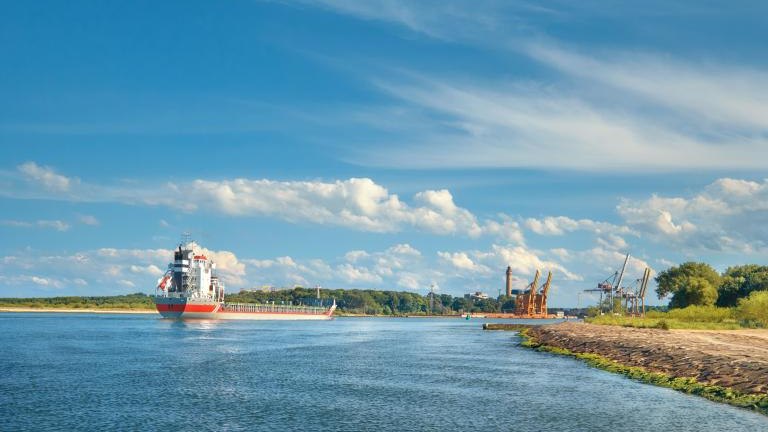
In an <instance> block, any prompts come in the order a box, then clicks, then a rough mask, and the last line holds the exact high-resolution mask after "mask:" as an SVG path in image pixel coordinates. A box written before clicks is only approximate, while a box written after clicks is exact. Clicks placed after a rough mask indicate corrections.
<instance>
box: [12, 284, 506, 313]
mask: <svg viewBox="0 0 768 432" xmlns="http://www.w3.org/2000/svg"><path fill="white" fill-rule="evenodd" d="M320 300H321V301H322V302H323V303H324V304H326V305H327V304H330V302H331V301H333V300H335V301H336V305H337V306H338V312H340V313H342V314H344V313H348V314H366V315H390V316H392V315H427V314H430V313H433V314H435V315H456V314H459V313H462V312H473V313H478V312H485V313H490V312H499V311H510V310H512V309H514V299H513V298H506V297H504V296H502V297H501V298H499V299H494V298H488V299H481V300H478V299H476V300H471V299H467V298H464V297H463V296H462V297H453V296H451V295H449V294H435V295H434V303H433V304H430V294H427V295H421V294H419V293H414V292H408V291H382V290H361V289H323V290H321V291H320ZM226 301H227V302H233V303H235V302H240V303H271V302H275V303H277V304H281V303H282V304H305V305H312V304H315V303H316V302H317V299H316V291H315V290H314V289H311V288H302V287H297V288H294V289H287V290H277V291H240V292H239V293H235V294H227V296H226ZM0 306H2V307H29V308H61V309H154V307H155V306H154V303H153V301H152V296H151V295H148V294H144V293H135V294H128V295H117V296H63V297H37V298H0ZM430 309H431V310H430Z"/></svg>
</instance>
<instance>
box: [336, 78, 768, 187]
mask: <svg viewBox="0 0 768 432" xmlns="http://www.w3.org/2000/svg"><path fill="white" fill-rule="evenodd" d="M692 67H694V66H692ZM376 84H377V85H378V87H379V89H380V90H381V91H383V92H384V93H386V94H387V95H389V96H391V97H392V98H394V99H395V100H396V101H398V103H400V104H403V105H404V106H405V107H406V109H412V110H413V111H414V112H417V113H422V114H421V115H422V116H423V119H422V120H423V122H422V123H424V124H428V125H431V126H430V127H429V128H423V127H414V128H412V129H410V130H407V131H402V130H397V129H392V130H391V131H390V132H393V133H400V134H402V135H403V136H402V138H401V139H399V141H400V142H401V143H402V145H389V146H387V147H385V148H379V147H376V152H375V153H373V152H368V150H367V149H362V150H360V151H359V152H358V153H357V154H356V155H353V156H352V157H351V160H352V161H355V162H358V163H360V164H364V165H370V166H397V167H411V168H433V167H441V168H445V167H470V168H479V167H531V168H541V167H544V168H547V169H556V168H566V169H575V170H582V171H595V170H599V171H601V172H615V171H625V172H627V171H630V172H631V171H659V170H680V169H686V170H689V169H693V168H703V169H718V168H760V167H761V165H760V162H759V161H761V160H763V159H765V157H766V156H768V145H766V144H767V142H766V139H765V136H764V135H763V134H762V133H761V131H759V130H755V129H751V130H742V129H739V128H741V127H742V126H743V125H741V124H729V125H720V126H717V127H714V126H712V127H713V129H703V128H704V127H705V126H701V127H700V128H699V129H696V128H695V127H693V126H692V125H699V124H700V123H698V122H691V121H690V119H689V118H688V116H689V114H690V113H688V112H679V113H678V112H675V113H673V114H670V113H668V112H666V111H667V110H668V108H667V107H664V108H663V110H660V109H647V108H645V107H638V106H636V105H635V104H633V102H634V101H635V100H636V97H635V98H634V99H633V98H632V97H630V96H631V95H630V96H627V95H626V94H625V93H623V92H622V91H620V90H616V89H610V91H609V92H608V93H609V94H608V95H607V96H603V95H602V93H599V92H597V91H587V89H586V88H585V87H584V86H580V85H578V84H576V85H574V84H573V83H572V82H565V81H564V82H563V83H559V84H546V85H545V84H539V83H530V82H513V83H508V82H500V81H499V82H492V81H488V80H486V81H484V82H482V83H473V82H468V81H467V80H462V79H456V78H451V79H447V78H443V77H441V76H414V75H410V76H406V77H404V78H403V77H398V76H397V75H395V76H394V77H392V76H390V77H389V78H388V80H387V81H383V80H379V81H377V82H376ZM571 86H573V88H571ZM755 88H759V86H758V87H755ZM598 93H599V94H600V96H599V97H598V96H596V95H595V94H598ZM662 111H663V112H662ZM435 117H439V118H440V119H441V121H440V122H435V121H434V120H433V119H434V118H435ZM390 123H391V122H390ZM371 126H372V127H378V128H382V127H383V128H386V126H384V125H382V124H379V125H371ZM400 127H401V126H400V125H399V124H398V125H397V126H396V128H400ZM734 128H736V131H735V132H734Z"/></svg>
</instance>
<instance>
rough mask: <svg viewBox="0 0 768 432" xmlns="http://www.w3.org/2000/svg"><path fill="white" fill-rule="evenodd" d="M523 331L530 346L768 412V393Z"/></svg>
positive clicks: (610, 370) (732, 403)
mask: <svg viewBox="0 0 768 432" xmlns="http://www.w3.org/2000/svg"><path fill="white" fill-rule="evenodd" d="M520 335H521V337H522V338H523V341H522V343H521V345H522V346H524V347H527V348H532V349H536V350H538V351H543V352H548V353H552V354H558V355H564V356H569V357H574V358H577V359H579V360H582V361H584V362H585V363H587V364H588V365H590V366H592V367H596V368H599V369H602V370H605V371H608V372H613V373H618V374H621V375H625V376H627V377H628V378H630V379H634V380H637V381H641V382H644V383H647V384H653V385H657V386H661V387H667V388H671V389H673V390H677V391H680V392H683V393H688V394H692V395H696V396H701V397H704V398H707V399H709V400H711V401H715V402H721V403H727V404H729V405H733V406H737V407H740V408H746V409H750V410H754V411H757V412H759V413H761V414H764V415H768V394H764V393H762V394H745V393H741V392H737V391H734V390H732V389H729V388H724V387H720V386H715V385H706V384H702V383H700V382H698V381H696V380H695V379H693V378H675V377H672V376H669V375H667V374H663V373H659V372H651V371H648V370H646V369H645V368H642V367H637V366H627V365H624V364H621V363H619V362H616V361H614V360H611V359H609V358H607V357H604V356H601V355H599V354H593V353H576V352H573V351H570V350H568V349H563V348H559V347H554V346H548V345H543V344H540V343H539V342H538V341H537V340H536V339H535V338H534V337H533V336H532V335H531V334H530V330H529V329H522V330H520Z"/></svg>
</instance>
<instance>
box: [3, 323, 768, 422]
mask: <svg viewBox="0 0 768 432" xmlns="http://www.w3.org/2000/svg"><path fill="white" fill-rule="evenodd" d="M483 321H486V320H481V321H478V320H472V321H465V320H459V319H413V318H411V319H374V318H349V319H344V318H340V319H336V320H334V321H329V322H299V321H297V322H258V321H252V322H235V321H233V322H225V321H222V322H173V321H166V320H161V319H158V317H157V316H156V315H86V314H83V315H69V314H8V313H6V314H0V347H1V348H0V430H2V431H16V430H249V431H250V430H265V431H266V430H269V431H280V430H344V431H359V430H376V431H408V430H432V431H437V430H440V431H444V430H483V431H493V430H515V431H548V430H566V431H598V430H611V431H643V430H647V431H660V430H669V431H697V432H698V431H723V430H750V431H758V430H768V417H764V416H761V415H759V414H756V413H753V412H749V411H746V410H741V409H737V408H733V407H729V406H726V405H721V404H715V403H712V402H709V401H707V400H704V399H701V398H697V397H693V396H688V395H684V394H681V393H677V392H674V391H672V390H668V389H663V388H658V387H653V386H650V385H645V384H641V383H638V382H634V381H631V380H628V379H626V378H623V377H621V376H617V375H613V374H610V373H607V372H603V371H600V370H596V369H592V368H590V367H587V366H585V365H584V364H582V363H580V362H578V361H576V360H572V359H569V358H565V357H559V356H554V355H550V354H544V353H538V352H535V351H531V350H527V349H523V348H520V347H518V346H517V344H518V342H519V339H518V338H517V336H516V335H515V334H513V333H509V332H484V331H482V330H481V328H480V327H481V323H482V322H483Z"/></svg>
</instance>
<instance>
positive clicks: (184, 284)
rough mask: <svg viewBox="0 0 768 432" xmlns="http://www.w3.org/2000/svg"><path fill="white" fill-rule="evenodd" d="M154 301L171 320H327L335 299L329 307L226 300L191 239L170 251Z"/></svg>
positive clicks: (212, 267)
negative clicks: (172, 251)
mask: <svg viewBox="0 0 768 432" xmlns="http://www.w3.org/2000/svg"><path fill="white" fill-rule="evenodd" d="M196 249H198V250H197V251H196ZM154 301H155V307H156V308H157V311H158V312H159V313H160V315H162V316H163V318H172V319H187V318H190V319H238V320H329V319H332V318H333V312H334V311H335V310H336V301H335V300H334V301H333V303H332V304H331V305H329V306H309V305H304V304H288V305H286V304H275V303H274V302H271V303H264V304H259V303H227V302H225V301H224V284H223V283H222V281H221V280H220V279H219V277H218V276H217V274H216V263H215V262H213V260H212V259H211V258H210V257H208V256H206V255H204V254H203V253H202V252H200V251H199V247H198V246H197V244H196V243H195V242H191V241H187V242H182V243H181V244H179V247H178V249H177V250H176V251H174V253H173V262H172V263H170V264H168V270H167V271H166V273H165V274H164V275H163V276H162V277H161V278H160V279H159V280H158V281H157V288H156V291H155V297H154ZM318 301H319V299H318Z"/></svg>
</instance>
